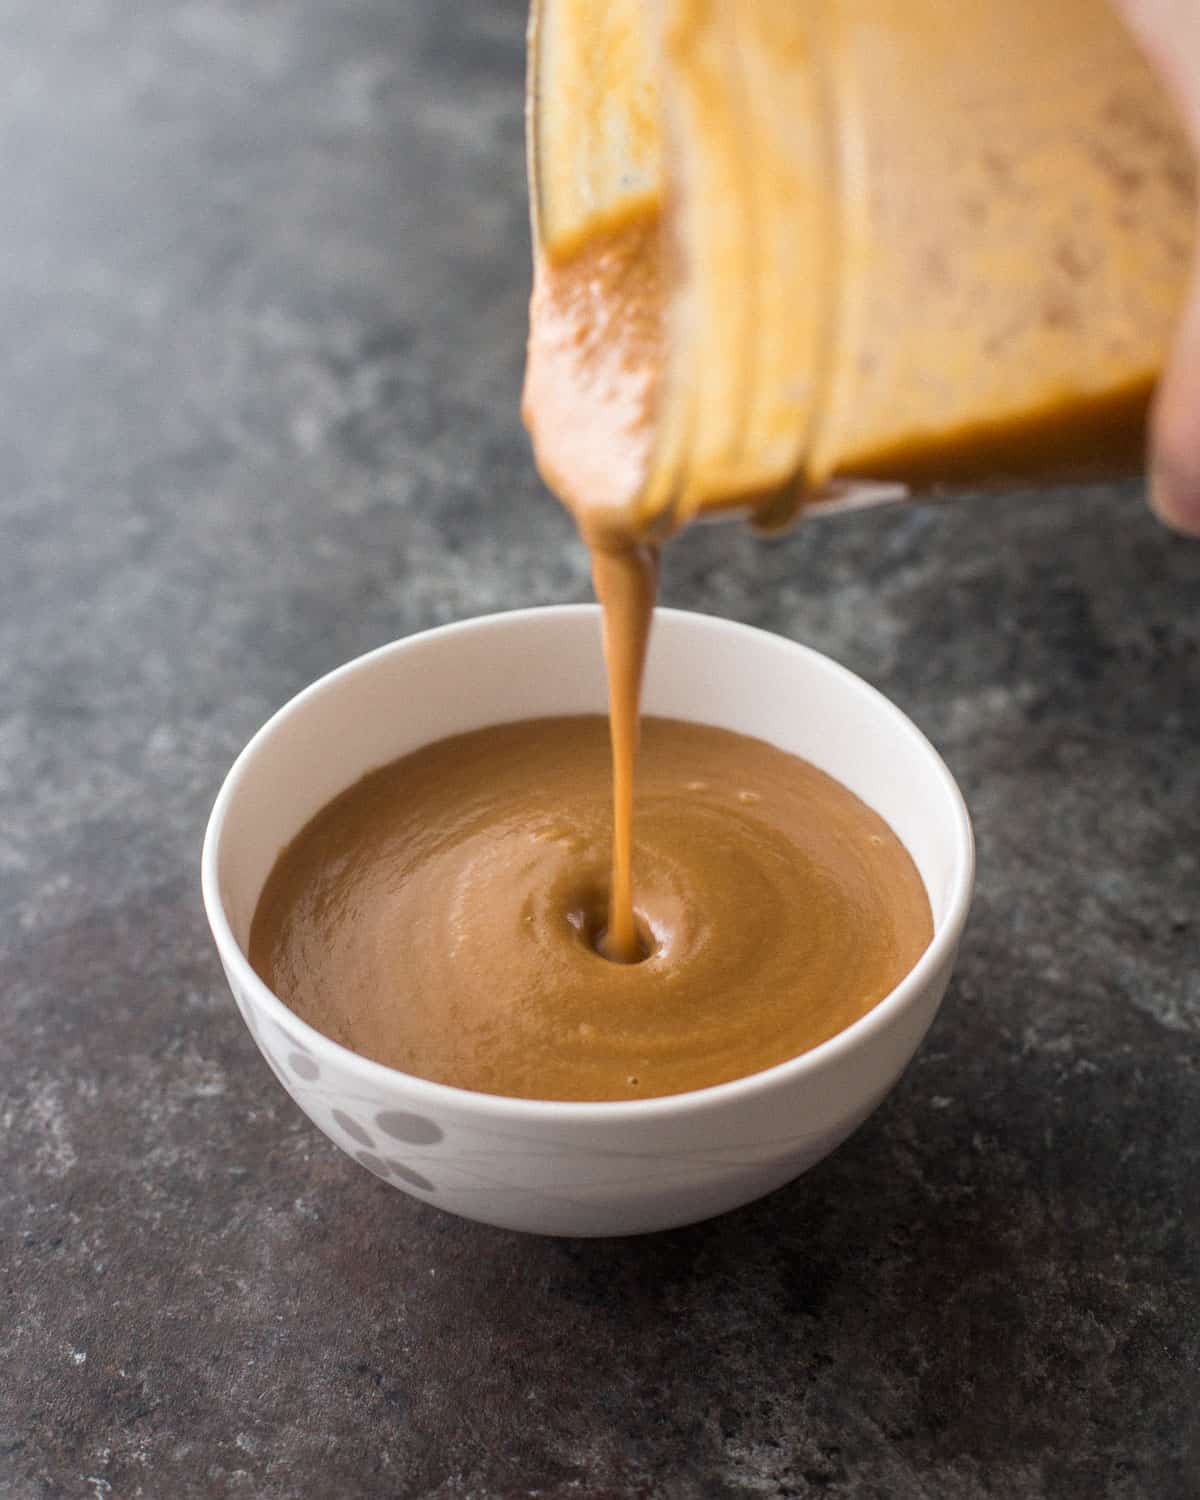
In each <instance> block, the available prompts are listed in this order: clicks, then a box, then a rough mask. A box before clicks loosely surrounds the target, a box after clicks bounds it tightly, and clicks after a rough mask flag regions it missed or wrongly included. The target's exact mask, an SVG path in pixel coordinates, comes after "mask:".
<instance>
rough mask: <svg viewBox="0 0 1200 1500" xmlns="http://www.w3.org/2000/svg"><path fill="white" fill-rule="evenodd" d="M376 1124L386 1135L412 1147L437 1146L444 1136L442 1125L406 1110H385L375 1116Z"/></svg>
mask: <svg viewBox="0 0 1200 1500" xmlns="http://www.w3.org/2000/svg"><path fill="white" fill-rule="evenodd" d="M375 1123H376V1125H378V1126H379V1128H380V1130H382V1131H383V1133H384V1135H390V1136H391V1138H392V1139H393V1140H394V1141H405V1142H407V1144H408V1145H410V1146H436V1145H437V1143H438V1142H439V1141H440V1140H441V1139H442V1138H443V1134H444V1132H443V1130H442V1128H441V1126H440V1125H435V1124H434V1122H433V1121H432V1120H430V1119H427V1118H426V1117H425V1116H424V1115H414V1114H410V1113H409V1111H408V1110H404V1109H385V1110H383V1111H382V1112H381V1113H380V1114H377V1115H376V1116H375Z"/></svg>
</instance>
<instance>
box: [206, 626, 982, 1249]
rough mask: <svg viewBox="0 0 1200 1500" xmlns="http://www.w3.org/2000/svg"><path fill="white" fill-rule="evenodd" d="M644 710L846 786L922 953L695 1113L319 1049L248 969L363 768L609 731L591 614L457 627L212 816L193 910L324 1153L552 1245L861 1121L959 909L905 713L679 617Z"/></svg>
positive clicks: (649, 1223) (393, 663) (912, 1020)
mask: <svg viewBox="0 0 1200 1500" xmlns="http://www.w3.org/2000/svg"><path fill="white" fill-rule="evenodd" d="M644 704H645V708H646V711H647V712H648V713H652V714H661V715H666V716H669V717H673V718H679V719H690V720H694V721H698V722H702V723H706V724H715V725H717V726H719V727H722V728H726V729H733V730H738V731H740V732H741V733H743V734H749V735H754V736H757V737H758V738H760V739H764V740H768V741H769V742H770V743H772V744H774V745H778V746H780V747H781V748H783V749H784V750H789V751H791V752H793V753H794V754H796V755H801V756H804V757H805V758H806V759H808V760H810V761H812V762H813V763H814V764H815V765H817V766H819V767H821V769H822V770H825V771H828V772H830V773H831V774H832V775H834V776H836V777H837V779H838V780H839V781H841V782H842V783H843V784H844V785H845V786H847V787H849V788H850V790H851V791H853V792H855V793H856V794H857V795H858V796H859V797H861V798H862V799H863V801H864V802H866V803H868V804H869V805H870V806H871V807H873V808H874V809H875V810H876V811H877V812H878V813H880V814H881V815H882V816H883V817H884V818H885V819H886V820H887V822H888V823H889V824H890V825H891V826H892V828H893V829H894V830H895V831H896V833H897V834H898V835H899V837H900V838H901V839H902V840H903V842H904V844H905V845H906V847H907V848H908V851H909V853H910V854H911V855H912V857H913V860H914V861H915V863H916V866H917V869H918V870H919V871H920V874H921V878H922V880H923V881H924V883H925V889H926V891H927V892H928V894H929V903H930V906H931V907H932V909H933V924H934V936H933V941H932V942H931V943H930V945H929V947H928V949H927V950H926V952H925V953H924V954H923V956H922V957H921V959H920V960H919V961H918V963H917V965H916V967H915V968H914V969H913V970H912V971H911V973H909V974H908V975H907V977H906V978H905V979H903V980H902V981H901V983H900V984H899V985H897V986H896V988H895V989H894V990H893V991H892V993H891V994H890V995H888V996H887V997H886V999H884V1000H882V1001H881V1002H880V1003H879V1004H878V1005H877V1006H876V1007H875V1008H874V1009H873V1010H872V1011H870V1012H869V1013H868V1014H867V1015H865V1016H864V1017H863V1018H862V1019H861V1020H859V1021H856V1022H855V1023H854V1025H852V1026H850V1027H848V1028H847V1029H846V1030H845V1031H843V1032H840V1033H839V1034H838V1035H837V1036H835V1037H833V1038H831V1040H829V1041H827V1042H824V1043H822V1045H821V1046H819V1047H815V1048H814V1049H813V1050H812V1051H810V1052H806V1053H804V1054H803V1055H802V1056H800V1057H797V1058H793V1059H792V1060H791V1061H789V1062H785V1063H780V1064H779V1065H778V1066H776V1067H773V1068H768V1069H766V1070H765V1071H764V1072H761V1073H756V1074H753V1075H752V1076H750V1077H748V1078H741V1079H736V1080H735V1081H733V1082H731V1083H723V1084H720V1085H718V1086H717V1087H715V1088H709V1089H699V1090H696V1091H694V1092H692V1093H688V1094H675V1095H671V1096H669V1097H666V1098H660V1099H645V1100H635V1101H632V1102H619V1103H600V1104H573V1103H560V1102H550V1101H546V1100H525V1099H510V1098H500V1097H497V1096H495V1095H491V1094H477V1093H472V1092H469V1091H467V1090H465V1089H456V1088H450V1087H448V1086H446V1085H445V1084H437V1083H428V1082H426V1081H425V1080H423V1079H420V1078H414V1077H410V1076H409V1075H408V1074H405V1073H400V1072H397V1071H396V1070H395V1069H392V1068H388V1067H384V1066H383V1065H382V1064H380V1063H376V1062H371V1061H369V1060H368V1059H366V1058H364V1057H360V1056H358V1055H357V1054H356V1053H353V1052H350V1051H348V1050H347V1049H346V1048H344V1047H342V1046H340V1045H339V1044H338V1043H336V1042H333V1041H330V1039H329V1038H328V1037H326V1036H323V1035H322V1034H321V1033H320V1032H319V1031H315V1030H314V1029H313V1028H312V1027H311V1026H309V1025H307V1024H306V1023H305V1022H304V1021H302V1020H301V1019H300V1018H299V1017H298V1016H296V1015H295V1014H294V1013H293V1012H292V1011H290V1010H289V1009H288V1008H287V1006H286V1005H284V1004H283V1002H282V1001H281V1000H279V999H278V998H277V997H276V996H275V995H274V994H272V992H271V991H270V990H269V989H268V988H267V986H266V985H265V984H264V983H263V982H262V980H261V979H260V978H259V977H258V975H257V974H256V973H255V972H254V970H253V969H252V968H251V967H250V964H249V962H248V960H247V958H246V944H247V940H248V937H249V932H250V923H251V919H252V917H253V915H254V908H255V904H256V903H257V901H258V897H259V894H260V892H261V890H262V887H263V884H264V882H265V881H266V878H267V875H268V873H269V872H270V870H271V867H272V865H273V864H274V861H275V858H276V856H277V855H278V854H279V851H280V850H281V848H282V847H283V846H284V845H285V844H286V843H288V842H289V841H290V840H291V839H292V838H293V837H294V836H295V835H296V834H297V833H298V832H299V831H300V829H301V828H302V827H303V826H304V824H305V823H306V822H307V821H308V819H309V818H311V817H312V816H313V814H314V813H316V812H317V811H318V809H320V808H321V807H323V806H324V805H325V804H326V803H327V802H328V801H330V799H331V798H333V797H334V796H335V795H336V794H337V793H339V792H341V791H343V790H344V789H345V788H346V787H348V786H350V785H351V784H352V783H353V782H355V781H356V780H358V778H359V777H361V776H362V775H364V774H365V773H366V772H367V771H369V770H371V769H372V768H373V767H376V766H379V765H382V764H385V763H386V762H388V761H390V760H394V759H395V758H396V757H398V756H401V755H405V754H407V753H408V752H409V751H411V750H414V749H416V748H417V747H418V746H420V745H425V744H428V743H429V742H431V741H433V740H437V739H441V738H443V737H444V736H446V735H451V734H458V733H461V732H463V731H464V730H468V729H476V728H480V727H482V726H484V725H487V724H497V723H503V722H505V721H511V720H514V719H525V718H533V717H536V716H538V715H546V714H570V713H600V712H603V711H604V708H605V677H604V664H603V660H602V656H601V648H600V623H599V615H598V611H597V609H596V608H595V607H594V606H590V605H579V606H568V607H563V608H554V609H532V610H520V611H517V612H515V613H512V614H502V615H491V616H488V617H486V618H483V619H478V620H468V621H465V622H464V623H462V624H460V625H448V626H445V627H444V628H442V629H440V630H431V631H428V632H426V633H424V634H422V635H415V636H410V637H409V638H408V639H406V640H401V641H397V642H395V643H394V644H393V645H390V646H384V647H382V648H381V649H380V650H378V651H373V652H371V653H370V654H369V655H367V656H363V657H360V658H359V659H358V660H357V661H352V662H350V663H349V664H348V665H346V666H344V667H341V668H339V669H338V670H337V671H335V672H331V673H330V674H329V675H328V676H327V677H323V678H322V679H321V680H320V681H319V682H317V683H315V684H314V685H313V686H312V687H310V688H308V689H307V690H306V691H304V692H302V693H301V694H300V695H299V696H298V697H296V698H294V699H293V700H292V702H291V703H289V704H288V705H287V706H286V707H285V708H282V709H280V711H279V712H278V713H277V714H276V715H275V716H274V717H273V718H272V719H271V720H270V721H269V722H268V723H267V724H266V726H265V727H264V728H262V729H260V730H259V732H258V733H257V734H256V735H255V736H254V738H253V739H252V740H251V741H250V743H249V745H247V747H246V748H245V750H243V751H242V753H241V755H240V756H239V757H238V759H237V761H236V763H235V764H234V766H233V769H232V770H231V771H230V773H229V775H228V777H227V778H226V781H225V784H224V786H223V787H222V788H221V791H220V794H219V796H218V797H217V801H216V805H215V806H214V808H213V812H212V817H211V819H210V820H209V825H208V832H207V835H206V837H205V841H204V856H203V887H204V904H205V908H206V910H207V912H208V920H209V922H210V924H211V926H212V931H213V936H214V937H215V938H216V942H217V948H218V951H219V952H220V955H221V962H222V964H223V965H224V967H225V973H226V975H227V977H228V979H229V984H230V988H231V989H232V990H233V994H234V998H235V1000H236V1001H237V1004H238V1009H239V1010H240V1011H241V1013H242V1017H243V1019H244V1020H245V1022H246V1025H247V1026H248V1027H249V1028H250V1032H251V1035H252V1036H253V1037H254V1040H255V1041H256V1042H257V1044H258V1046H259V1049H260V1050H261V1052H262V1053H263V1056H264V1057H265V1058H266V1059H267V1062H268V1063H269V1064H270V1066H271V1068H272V1070H273V1072H274V1073H275V1076H276V1077H277V1078H278V1079H279V1081H280V1083H282V1084H283V1086H284V1088H285V1089H287V1091H288V1093H289V1094H291V1096H292V1097H293V1099H295V1101H296V1102H297V1104H299V1106H300V1108H301V1109H303V1110H304V1112H305V1113H306V1114H307V1115H308V1116H309V1118H310V1119H312V1120H313V1121H314V1122H315V1123H316V1124H317V1125H318V1126H320V1128H321V1129H322V1130H323V1131H324V1132H325V1133H326V1135H328V1136H329V1137H330V1139H331V1140H333V1141H334V1142H336V1144H337V1145H339V1146H341V1148H342V1149H343V1150H344V1151H346V1152H348V1153H349V1154H350V1155H351V1156H353V1157H354V1158H355V1160H356V1161H358V1162H360V1163H361V1164H362V1165H363V1166H364V1167H366V1168H367V1169H368V1170H369V1171H371V1172H374V1173H375V1174H376V1175H377V1176H379V1177H382V1178H383V1179H384V1180H385V1181H387V1182H390V1183H391V1184H392V1185H393V1186H395V1187H398V1188H400V1189H402V1190H403V1191H404V1192H407V1193H411V1194H412V1195H413V1196H414V1197H417V1198H422V1199H424V1200H426V1201H427V1202H430V1203H435V1204H437V1205H439V1206H440V1207H442V1208H445V1209H449V1210H450V1212H451V1213H456V1214H462V1215H464V1216H465V1217H466V1218H470V1219H480V1220H483V1221H484V1222H485V1223H489V1224H498V1225H502V1226H504V1227H506V1228H510V1229H523V1230H530V1231H533V1232H537V1233H541V1234H565V1235H616V1234H637V1233H642V1232H645V1231H648V1230H656V1229H667V1228H670V1227H672V1226H674V1225H678V1224H688V1223H692V1222H694V1221H695V1220H698V1219H704V1218H708V1217H709V1216H710V1215H712V1214H718V1213H722V1212H724V1211H725V1210H727V1209H731V1208H735V1207H737V1206H738V1205H739V1204H742V1203H748V1202H750V1201H751V1200H752V1199H754V1198H758V1197H760V1196H761V1195H762V1194H764V1193H769V1192H770V1191H771V1190H772V1189H773V1188H777V1187H779V1186H781V1185H782V1184H783V1183H785V1182H788V1181H790V1180H791V1179H792V1178H793V1177H796V1176H797V1175H798V1174H799V1173H801V1172H803V1171H805V1170H806V1169H807V1168H808V1167H811V1166H812V1165H813V1164H814V1163H815V1162H817V1161H819V1160H820V1159H821V1158H822V1157H823V1156H825V1155H827V1154H828V1153H829V1152H830V1151H832V1150H833V1149H834V1147H835V1146H837V1145H838V1144H839V1143H840V1142H841V1141H843V1140H845V1138H846V1137H847V1136H848V1135H849V1134H850V1132H851V1131H852V1130H854V1129H855V1127H856V1126H858V1125H860V1124H861V1123H862V1121H863V1120H865V1119H866V1117H867V1116H868V1115H869V1114H870V1113H871V1111H872V1110H873V1109H874V1108H875V1107H876V1105H878V1104H879V1102H880V1101H881V1100H882V1099H883V1097H884V1095H885V1094H886V1093H887V1092H888V1090H889V1089H890V1088H891V1087H892V1085H893V1084H894V1083H895V1082H896V1080H897V1078H898V1077H899V1076H900V1073H901V1072H902V1070H903V1069H904V1067H905V1066H906V1064H907V1063H908V1061H909V1059H910V1058H911V1057H912V1055H913V1053H914V1052H915V1051H916V1049H917V1047H918V1046H919V1044H920V1042H921V1040H922V1038H923V1037H924V1035H925V1032H926V1030H927V1029H928V1027H929V1023H930V1022H931V1021H932V1020H933V1017H934V1014H935V1013H936V1011H937V1008H938V1005H939V1003H940V1002H941V999H942V995H943V994H944V993H945V989H946V985H947V982H948V981H949V978H950V970H951V967H952V965H953V962H954V956H955V951H956V949H957V946H958V941H959V937H960V935H961V933H962V929H963V924H964V922H965V920H966V916H967V909H968V906H969V904H970V899H971V888H972V881H973V878H974V853H973V847H972V839H971V826H970V821H969V819H968V816H967V810H966V807H965V806H964V804H963V799H962V796H961V795H960V793H959V790H958V788H957V786H956V785H955V783H954V780H953V778H952V777H951V775H950V773H949V771H948V770H947V769H946V767H945V765H944V764H943V762H942V760H941V758H940V757H939V756H938V754H937V753H936V751H935V750H934V749H933V748H932V746H931V745H930V744H929V742H928V741H927V740H926V739H925V737H924V736H923V735H922V734H921V733H920V731H919V730H918V729H917V728H916V727H915V726H914V725H913V724H912V723H911V722H910V721H909V720H908V719H906V718H905V716H904V715H903V714H902V713H901V712H900V711H899V709H897V708H895V707H894V706H893V705H892V704H891V703H889V702H888V701H887V699H886V698H883V697H882V696H881V695H880V694H879V693H877V692H876V691H875V690H874V689H873V688H871V687H868V686H867V684H866V683H864V682H862V681H861V680H860V679H859V678H857V677H855V676H853V674H852V673H850V672H848V671H846V670H845V668H844V667H840V666H838V665H837V664H836V663H834V662H832V661H830V660H828V659H827V658H826V657H823V656H820V655H818V654H817V653H816V652H815V651H810V650H808V649H807V648H806V647H804V646H798V645H795V644H794V643H793V642H791V641H786V640H783V639H781V638H780V637H778V636H773V635H769V634H767V633H766V632H764V631H760V630H753V629H751V628H749V627H748V626H744V625H735V624H731V623H729V622H728V621H725V620H718V619H713V618H710V617H708V616H705V615H692V614H684V613H681V612H679V611H677V610H660V611H659V612H658V615H657V618H656V621H655V626H654V636H653V641H652V645H651V650H650V660H649V663H648V667H647V672H646V682H645V696H644ZM513 982H514V983H519V982H520V977H519V976H513Z"/></svg>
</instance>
